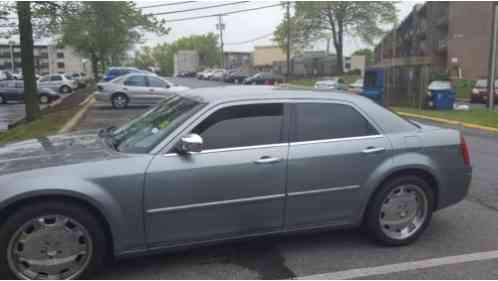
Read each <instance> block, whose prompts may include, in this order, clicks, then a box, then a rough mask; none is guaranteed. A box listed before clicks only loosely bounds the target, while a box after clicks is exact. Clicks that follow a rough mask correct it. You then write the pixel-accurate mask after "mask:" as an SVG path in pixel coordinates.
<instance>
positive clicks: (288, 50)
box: [285, 1, 291, 82]
mask: <svg viewBox="0 0 498 281" xmlns="http://www.w3.org/2000/svg"><path fill="white" fill-rule="evenodd" d="M290 33H291V22H290V2H289V1H287V71H286V75H285V80H286V81H287V82H288V81H289V76H290V70H291V69H290V48H291V44H290V40H291V35H290Z"/></svg>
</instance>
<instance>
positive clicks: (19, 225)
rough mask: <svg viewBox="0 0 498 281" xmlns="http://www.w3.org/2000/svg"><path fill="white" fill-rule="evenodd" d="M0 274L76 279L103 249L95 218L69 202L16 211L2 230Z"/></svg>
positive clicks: (102, 254)
mask: <svg viewBox="0 0 498 281" xmlns="http://www.w3.org/2000/svg"><path fill="white" fill-rule="evenodd" d="M0 251H1V255H2V256H3V257H6V259H4V258H2V259H0V275H1V276H4V277H8V279H13V278H18V279H74V278H81V277H85V276H88V275H89V274H90V273H92V272H93V271H95V270H96V269H97V268H98V267H99V266H100V265H101V264H102V263H103V261H104V258H105V256H106V254H107V252H106V240H105V235H104V233H103V232H102V226H101V225H100V223H99V222H98V220H97V219H96V218H95V217H94V216H92V215H91V213H90V212H88V211H87V210H86V209H85V208H83V207H80V206H79V205H76V204H68V203H67V202H64V203H63V202H59V201H52V202H43V203H35V204H32V205H30V206H26V207H22V208H20V209H18V210H16V212H15V213H13V214H12V215H11V216H10V217H8V218H7V220H6V221H5V224H4V225H2V228H1V230H0Z"/></svg>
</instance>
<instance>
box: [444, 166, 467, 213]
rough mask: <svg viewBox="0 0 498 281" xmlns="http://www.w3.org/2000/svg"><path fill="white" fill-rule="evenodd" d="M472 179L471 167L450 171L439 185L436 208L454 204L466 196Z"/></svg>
mask: <svg viewBox="0 0 498 281" xmlns="http://www.w3.org/2000/svg"><path fill="white" fill-rule="evenodd" d="M471 181H472V167H466V168H465V170H464V171H462V172H460V173H452V174H451V177H449V178H448V179H447V180H446V182H445V183H443V185H441V186H440V187H439V194H438V202H437V209H438V210H439V209H443V208H446V207H449V206H451V205H454V204H456V203H458V202H460V201H462V200H463V199H465V197H466V196H467V194H468V192H469V188H470V184H471Z"/></svg>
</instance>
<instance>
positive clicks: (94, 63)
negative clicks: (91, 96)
mask: <svg viewBox="0 0 498 281" xmlns="http://www.w3.org/2000/svg"><path fill="white" fill-rule="evenodd" d="M90 60H91V61H92V72H93V79H95V83H96V82H98V81H99V60H98V58H97V55H96V54H95V53H91V54H90Z"/></svg>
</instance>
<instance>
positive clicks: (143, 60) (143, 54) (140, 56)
mask: <svg viewBox="0 0 498 281" xmlns="http://www.w3.org/2000/svg"><path fill="white" fill-rule="evenodd" d="M217 44H218V36H217V35H215V34H214V33H208V34H206V35H192V36H189V37H182V38H180V39H178V40H176V41H175V42H173V43H171V44H167V43H164V44H159V45H156V46H154V47H153V48H150V47H147V46H145V47H143V48H142V49H141V50H140V51H138V52H135V59H134V64H135V66H137V67H140V68H146V67H150V66H159V72H160V73H161V74H162V75H171V74H173V72H174V57H175V54H176V52H178V51H180V50H195V51H197V54H198V55H199V64H200V65H202V66H214V65H216V64H217V63H218V62H219V61H220V60H219V56H220V51H219V48H218V45H217Z"/></svg>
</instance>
